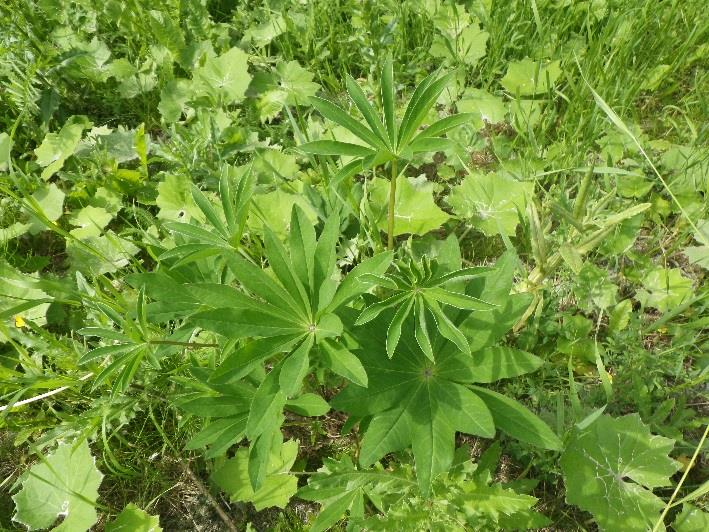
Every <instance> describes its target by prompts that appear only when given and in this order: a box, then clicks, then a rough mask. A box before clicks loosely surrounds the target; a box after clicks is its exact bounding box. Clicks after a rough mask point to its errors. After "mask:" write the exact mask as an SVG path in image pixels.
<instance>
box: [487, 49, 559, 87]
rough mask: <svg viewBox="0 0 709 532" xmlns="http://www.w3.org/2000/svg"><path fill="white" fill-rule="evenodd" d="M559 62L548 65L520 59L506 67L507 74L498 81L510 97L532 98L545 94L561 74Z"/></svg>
mask: <svg viewBox="0 0 709 532" xmlns="http://www.w3.org/2000/svg"><path fill="white" fill-rule="evenodd" d="M559 64H560V62H559V61H551V62H549V63H544V62H541V61H539V62H537V61H533V60H532V59H528V58H526V59H522V60H521V61H514V62H511V63H509V64H508V65H507V72H506V73H505V75H504V77H503V78H502V79H501V80H500V83H501V84H502V86H503V87H504V88H505V89H507V90H508V91H509V92H510V93H511V94H512V95H517V94H519V95H520V96H532V95H534V94H540V93H544V92H547V91H548V90H549V88H550V87H553V86H554V83H555V82H556V80H557V79H558V78H559V75H560V74H561V68H560V66H559Z"/></svg>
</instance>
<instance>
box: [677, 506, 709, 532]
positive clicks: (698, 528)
mask: <svg viewBox="0 0 709 532" xmlns="http://www.w3.org/2000/svg"><path fill="white" fill-rule="evenodd" d="M672 528H673V529H674V530H675V532H704V531H705V530H709V513H707V512H704V511H702V510H700V509H699V508H697V507H696V506H692V505H691V504H684V505H683V506H682V512H681V513H680V514H679V515H677V517H676V518H675V520H674V523H672Z"/></svg>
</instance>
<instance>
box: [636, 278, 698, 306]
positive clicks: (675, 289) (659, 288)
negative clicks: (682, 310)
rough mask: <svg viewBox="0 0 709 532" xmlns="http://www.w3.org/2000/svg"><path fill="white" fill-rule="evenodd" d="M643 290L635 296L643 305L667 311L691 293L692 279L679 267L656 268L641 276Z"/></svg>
mask: <svg viewBox="0 0 709 532" xmlns="http://www.w3.org/2000/svg"><path fill="white" fill-rule="evenodd" d="M643 288H644V289H643V290H638V293H637V294H636V298H637V299H638V301H640V303H642V305H643V306H646V307H654V308H656V309H658V310H659V311H660V312H667V311H668V310H671V309H672V308H674V307H676V306H677V305H679V304H680V303H682V302H683V301H685V300H686V299H688V298H689V297H690V296H691V295H692V291H693V289H692V280H691V279H688V278H687V277H684V276H683V275H682V270H681V269H679V268H669V269H668V268H656V269H654V270H652V271H650V272H649V273H648V274H647V275H645V277H644V278H643Z"/></svg>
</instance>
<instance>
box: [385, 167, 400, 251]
mask: <svg viewBox="0 0 709 532" xmlns="http://www.w3.org/2000/svg"><path fill="white" fill-rule="evenodd" d="M398 174H399V172H398V165H397V160H396V159H394V160H393V161H392V162H391V181H390V182H389V216H388V220H387V233H388V235H387V236H388V240H387V248H388V249H394V207H395V206H396V178H397V177H398Z"/></svg>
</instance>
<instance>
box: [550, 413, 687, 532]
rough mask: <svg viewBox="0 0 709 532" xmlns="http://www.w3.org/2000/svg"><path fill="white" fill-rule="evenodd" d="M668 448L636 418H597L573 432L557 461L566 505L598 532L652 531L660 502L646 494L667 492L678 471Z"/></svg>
mask: <svg viewBox="0 0 709 532" xmlns="http://www.w3.org/2000/svg"><path fill="white" fill-rule="evenodd" d="M673 445H674V442H673V440H670V439H668V438H663V437H661V436H655V435H652V434H651V433H650V429H649V427H647V425H645V424H643V422H642V421H641V419H640V416H638V414H630V415H627V416H623V417H620V418H612V417H610V416H605V415H604V416H601V417H600V418H598V419H597V420H596V421H595V422H593V423H592V424H591V425H590V426H588V427H586V428H584V429H582V430H576V431H575V432H574V434H573V436H572V438H571V441H570V442H569V444H568V445H567V447H566V450H565V451H564V453H563V455H562V456H561V462H560V463H561V468H562V471H563V473H564V481H565V484H566V500H567V501H568V502H569V503H571V504H575V505H577V506H579V507H580V508H582V509H584V510H586V511H589V512H591V513H592V514H593V516H594V517H595V518H596V522H597V523H598V526H599V528H600V529H601V530H609V531H615V530H627V531H629V532H633V531H638V532H640V531H645V530H648V529H650V528H652V526H653V525H654V524H655V522H656V521H657V519H658V518H659V515H660V510H662V508H663V507H664V502H663V501H662V499H660V498H659V497H656V496H655V495H654V494H653V493H652V491H651V490H652V489H653V488H656V487H660V486H670V485H671V482H670V477H671V476H672V475H673V474H674V473H675V472H676V471H677V470H678V469H679V464H678V463H677V462H675V461H674V460H672V459H671V458H669V457H668V456H667V455H668V453H669V452H670V451H671V450H672V446H673Z"/></svg>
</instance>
